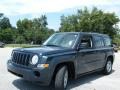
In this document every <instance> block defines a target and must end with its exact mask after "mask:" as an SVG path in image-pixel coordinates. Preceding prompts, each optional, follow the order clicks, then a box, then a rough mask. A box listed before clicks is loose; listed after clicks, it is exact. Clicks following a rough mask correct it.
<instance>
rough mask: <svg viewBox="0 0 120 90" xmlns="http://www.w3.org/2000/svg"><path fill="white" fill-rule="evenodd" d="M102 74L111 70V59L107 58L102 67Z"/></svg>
mask: <svg viewBox="0 0 120 90" xmlns="http://www.w3.org/2000/svg"><path fill="white" fill-rule="evenodd" d="M103 72H104V74H106V75H108V74H110V73H111V72H112V60H107V62H106V65H105V68H104V71H103Z"/></svg>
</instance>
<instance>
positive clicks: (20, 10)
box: [0, 0, 120, 15]
mask: <svg viewBox="0 0 120 90" xmlns="http://www.w3.org/2000/svg"><path fill="white" fill-rule="evenodd" d="M100 5H103V6H105V5H106V6H111V7H112V6H115V5H119V6H120V0H117V1H114V0H1V1H0V12H3V13H5V14H7V15H14V14H15V15H16V14H40V13H48V12H60V11H62V10H65V9H68V8H74V7H81V6H100ZM110 11H114V10H112V9H110Z"/></svg>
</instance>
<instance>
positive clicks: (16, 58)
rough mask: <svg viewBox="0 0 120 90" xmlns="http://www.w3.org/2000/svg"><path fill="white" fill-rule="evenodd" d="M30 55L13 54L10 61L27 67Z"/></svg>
mask: <svg viewBox="0 0 120 90" xmlns="http://www.w3.org/2000/svg"><path fill="white" fill-rule="evenodd" d="M29 60H30V54H28V53H23V52H13V56H12V61H13V62H14V63H16V64H20V65H24V66H28V64H29Z"/></svg>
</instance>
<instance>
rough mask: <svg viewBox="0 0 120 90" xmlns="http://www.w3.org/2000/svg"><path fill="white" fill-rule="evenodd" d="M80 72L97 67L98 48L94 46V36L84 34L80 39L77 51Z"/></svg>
mask: <svg viewBox="0 0 120 90" xmlns="http://www.w3.org/2000/svg"><path fill="white" fill-rule="evenodd" d="M77 62H78V63H77V65H78V68H77V69H78V70H77V71H78V74H82V73H86V72H89V71H92V70H95V69H96V67H95V66H96V65H95V64H96V50H95V48H94V47H93V37H92V36H90V35H83V36H82V37H81V40H80V45H79V50H78V53H77Z"/></svg>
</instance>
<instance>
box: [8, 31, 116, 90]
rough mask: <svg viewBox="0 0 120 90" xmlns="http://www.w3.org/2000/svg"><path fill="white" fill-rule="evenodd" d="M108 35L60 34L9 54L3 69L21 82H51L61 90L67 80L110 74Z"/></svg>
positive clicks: (112, 56)
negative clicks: (5, 68)
mask: <svg viewBox="0 0 120 90" xmlns="http://www.w3.org/2000/svg"><path fill="white" fill-rule="evenodd" d="M113 52H114V51H113V48H112V45H111V39H110V38H109V36H107V35H104V34H98V33H87V32H63V33H55V34H53V35H52V36H50V37H49V38H48V39H47V40H46V41H45V42H44V43H43V44H42V45H41V47H32V48H20V49H15V50H13V51H12V54H11V59H10V60H8V63H7V69H8V71H9V72H11V73H12V74H15V75H17V76H19V77H22V78H24V79H25V80H28V81H32V82H37V83H40V84H42V85H49V84H51V82H52V83H53V84H52V85H54V87H55V89H60V90H64V89H66V87H67V83H68V80H70V78H71V79H75V78H77V77H78V76H80V75H85V74H88V73H91V72H96V71H101V72H102V73H104V74H107V75H108V74H110V73H111V71H112V64H113V61H114V54H113Z"/></svg>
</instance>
